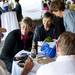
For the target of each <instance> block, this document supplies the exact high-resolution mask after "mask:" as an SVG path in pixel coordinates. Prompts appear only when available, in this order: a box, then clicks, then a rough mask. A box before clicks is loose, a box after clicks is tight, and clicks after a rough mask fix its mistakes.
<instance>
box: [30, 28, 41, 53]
mask: <svg viewBox="0 0 75 75" xmlns="http://www.w3.org/2000/svg"><path fill="white" fill-rule="evenodd" d="M39 39H40V29H39V28H38V27H36V29H35V31H34V36H33V42H32V50H31V52H34V53H35V52H36V51H35V50H37V41H38V40H39Z"/></svg>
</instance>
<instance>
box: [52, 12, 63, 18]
mask: <svg viewBox="0 0 75 75" xmlns="http://www.w3.org/2000/svg"><path fill="white" fill-rule="evenodd" d="M52 13H53V14H54V15H55V16H59V17H62V14H61V11H56V12H55V11H53V12H52Z"/></svg>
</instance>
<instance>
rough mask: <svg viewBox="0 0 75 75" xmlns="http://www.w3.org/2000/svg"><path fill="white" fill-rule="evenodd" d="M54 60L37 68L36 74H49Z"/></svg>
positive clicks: (52, 68)
mask: <svg viewBox="0 0 75 75" xmlns="http://www.w3.org/2000/svg"><path fill="white" fill-rule="evenodd" d="M55 63H56V62H50V63H49V64H46V65H44V66H41V67H40V68H39V69H38V70H37V73H36V75H50V73H52V72H53V71H54V70H55V68H54V65H56V64H55Z"/></svg>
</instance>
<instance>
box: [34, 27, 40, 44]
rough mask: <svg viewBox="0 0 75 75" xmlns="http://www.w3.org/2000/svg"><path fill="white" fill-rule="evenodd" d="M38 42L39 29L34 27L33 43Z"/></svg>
mask: <svg viewBox="0 0 75 75" xmlns="http://www.w3.org/2000/svg"><path fill="white" fill-rule="evenodd" d="M38 40H40V29H39V27H36V29H35V31H34V36H33V42H35V43H37V41H38Z"/></svg>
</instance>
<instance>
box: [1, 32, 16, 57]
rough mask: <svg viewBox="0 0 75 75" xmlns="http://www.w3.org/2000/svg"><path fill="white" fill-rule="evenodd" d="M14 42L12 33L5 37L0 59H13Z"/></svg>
mask: <svg viewBox="0 0 75 75" xmlns="http://www.w3.org/2000/svg"><path fill="white" fill-rule="evenodd" d="M15 41H16V39H15V36H14V33H13V31H12V32H10V33H9V34H8V35H7V37H6V39H5V43H4V46H3V49H2V53H1V57H3V58H12V57H13V53H14V52H13V50H14V47H15Z"/></svg>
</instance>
